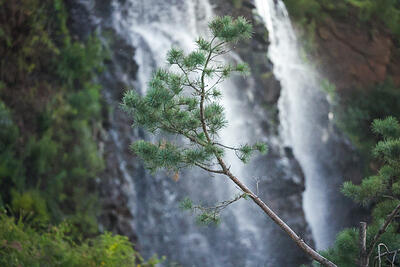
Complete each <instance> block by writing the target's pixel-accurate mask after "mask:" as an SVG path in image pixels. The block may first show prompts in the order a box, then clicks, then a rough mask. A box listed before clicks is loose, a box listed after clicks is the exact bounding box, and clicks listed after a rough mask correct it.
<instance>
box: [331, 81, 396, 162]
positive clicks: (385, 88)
mask: <svg viewBox="0 0 400 267" xmlns="http://www.w3.org/2000/svg"><path fill="white" fill-rule="evenodd" d="M342 107H344V108H342ZM339 108H340V109H339ZM339 108H338V112H337V124H338V125H339V127H340V128H341V129H342V130H343V131H344V132H345V133H346V134H347V135H348V137H349V138H350V140H351V141H352V143H353V144H355V145H356V147H357V148H358V149H359V150H360V152H361V154H362V155H363V156H364V158H366V159H367V161H369V160H370V158H369V155H370V153H369V151H370V150H371V148H372V147H373V146H374V144H375V143H376V141H377V139H376V138H374V137H373V136H372V135H371V134H370V131H369V129H370V125H371V123H372V122H373V120H374V119H375V118H385V117H387V116H390V115H393V116H395V117H400V90H399V88H397V87H396V86H394V85H393V83H392V82H391V81H390V80H388V81H386V82H384V83H382V84H379V85H377V86H374V87H372V88H369V89H362V90H361V89H360V90H357V91H355V92H354V93H353V94H351V95H349V96H346V97H343V98H342V99H341V100H340V103H339Z"/></svg>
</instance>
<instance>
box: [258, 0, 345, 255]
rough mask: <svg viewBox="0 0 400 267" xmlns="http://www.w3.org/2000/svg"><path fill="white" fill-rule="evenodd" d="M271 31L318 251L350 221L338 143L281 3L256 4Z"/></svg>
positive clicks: (285, 134)
mask: <svg viewBox="0 0 400 267" xmlns="http://www.w3.org/2000/svg"><path fill="white" fill-rule="evenodd" d="M255 2H256V6H257V10H258V12H259V14H260V15H261V17H262V18H263V20H264V22H265V24H266V26H267V28H268V32H269V40H270V46H269V51H268V56H269V58H270V60H271V61H272V63H273V65H274V70H273V71H274V74H275V76H276V77H277V79H278V80H279V81H280V83H281V86H282V91H281V97H280V99H279V104H278V106H279V118H280V122H281V138H282V142H283V143H284V145H285V146H288V147H292V149H293V152H294V155H295V157H296V158H297V159H298V161H299V162H300V165H301V167H302V169H303V171H304V174H305V179H306V183H305V184H306V190H305V193H304V210H305V214H306V218H307V220H308V222H309V223H310V226H311V229H312V232H313V236H314V239H315V241H316V245H317V248H318V249H324V248H327V247H329V246H330V245H332V243H333V240H334V238H335V235H336V234H337V232H338V230H340V229H341V228H342V227H343V226H344V225H345V224H347V223H348V222H347V220H348V218H349V214H348V212H349V210H350V206H348V205H347V203H348V202H347V201H346V200H344V198H343V196H342V195H341V194H340V192H339V188H340V185H341V183H342V181H343V170H342V169H341V168H342V167H341V166H339V164H338V160H337V159H338V157H339V158H340V157H341V156H342V155H340V151H339V148H338V147H339V146H340V145H339V142H340V141H341V140H340V138H339V137H338V136H337V134H336V133H335V129H334V127H333V126H332V123H331V121H330V120H331V119H332V113H330V106H329V103H328V101H327V97H326V95H325V94H324V93H323V92H322V90H321V86H320V84H319V83H320V80H319V77H318V74H317V73H316V72H315V71H314V70H313V69H312V68H311V67H310V66H309V65H308V64H307V63H306V62H305V61H304V60H303V59H302V57H301V56H300V55H301V53H300V51H301V50H300V49H301V47H300V46H299V43H298V40H297V38H296V34H295V32H294V29H293V27H292V24H291V21H290V18H289V15H288V12H287V10H286V7H285V5H284V3H283V1H282V0H256V1H255Z"/></svg>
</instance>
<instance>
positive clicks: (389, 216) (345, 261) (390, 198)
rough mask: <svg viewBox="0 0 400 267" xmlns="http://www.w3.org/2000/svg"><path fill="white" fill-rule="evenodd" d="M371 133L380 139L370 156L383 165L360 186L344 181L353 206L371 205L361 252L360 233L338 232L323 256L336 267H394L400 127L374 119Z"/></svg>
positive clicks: (399, 241)
mask: <svg viewBox="0 0 400 267" xmlns="http://www.w3.org/2000/svg"><path fill="white" fill-rule="evenodd" d="M372 130H373V131H374V132H375V133H376V134H377V135H379V136H381V138H382V140H381V141H379V142H378V143H377V144H376V146H375V148H374V149H373V154H374V156H375V157H376V158H377V160H379V161H380V162H382V163H383V165H382V167H381V168H380V169H379V171H378V172H377V174H376V175H373V176H370V177H367V178H365V179H364V180H363V181H362V183H361V184H360V185H354V184H352V183H351V182H346V183H345V184H344V185H343V189H342V191H343V193H344V194H345V195H347V196H349V197H351V198H352V199H354V200H355V201H356V202H357V203H360V204H363V205H368V206H372V207H373V209H372V222H371V224H370V225H369V226H368V227H367V228H366V240H365V244H366V245H365V250H364V251H362V250H361V248H360V245H359V238H360V232H359V231H358V230H357V229H347V230H344V231H343V232H341V233H340V234H339V235H338V237H337V239H336V242H335V245H334V247H333V248H331V249H329V250H327V251H325V252H324V253H323V255H324V256H326V257H327V258H328V259H330V260H332V261H333V262H335V263H336V264H337V265H338V266H343V267H347V266H349V267H350V266H355V265H359V264H360V262H359V261H356V259H359V255H361V259H360V261H362V262H363V263H364V265H359V266H369V265H368V264H370V265H371V266H372V265H373V266H375V264H376V263H378V262H379V266H397V265H399V264H400V258H399V257H397V253H398V249H399V248H400V234H399V226H400V225H399V221H398V220H397V219H396V218H397V217H398V214H399V212H400V124H399V122H398V121H397V120H396V119H395V118H394V117H388V118H386V119H384V120H374V122H373V125H372Z"/></svg>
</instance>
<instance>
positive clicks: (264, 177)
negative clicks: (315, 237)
mask: <svg viewBox="0 0 400 267" xmlns="http://www.w3.org/2000/svg"><path fill="white" fill-rule="evenodd" d="M77 1H80V2H84V3H86V4H85V5H86V6H87V7H88V9H90V12H92V13H94V14H95V15H93V14H92V16H94V17H95V18H93V19H92V20H93V21H95V23H98V24H100V25H101V28H102V29H104V32H106V31H107V30H108V29H109V28H111V29H112V30H113V31H114V32H115V33H116V35H117V37H118V38H117V39H116V40H112V41H115V42H122V43H123V45H117V47H118V48H117V49H118V50H121V51H117V52H118V53H117V54H118V57H114V58H113V59H112V62H113V63H112V66H111V70H109V71H107V72H106V73H105V74H104V77H103V79H102V83H103V87H104V88H105V92H104V94H105V96H106V98H107V102H108V103H109V105H110V106H111V109H114V112H112V113H111V115H110V119H109V124H110V125H109V129H108V133H109V138H110V144H108V145H107V146H108V147H111V148H108V150H110V152H109V155H110V156H109V158H111V165H110V167H108V171H109V172H110V174H109V176H110V177H111V179H112V180H118V179H122V182H121V183H119V182H118V183H117V185H116V186H117V187H122V190H120V192H121V194H124V195H125V196H126V198H127V201H126V203H127V205H128V209H129V210H130V212H131V213H132V215H133V218H132V219H130V220H129V221H128V222H125V221H124V226H123V227H125V228H124V229H126V228H131V229H132V230H133V232H134V233H135V235H136V236H137V239H138V244H137V245H138V248H139V250H140V252H141V253H142V255H143V256H144V257H145V258H148V257H151V256H152V255H153V254H155V253H156V254H158V255H159V256H163V255H165V256H167V259H168V263H167V264H172V265H173V264H174V263H178V264H181V265H183V266H289V267H290V266H299V265H300V264H302V263H307V262H308V259H307V258H306V257H305V256H304V254H303V253H302V252H301V251H300V250H299V249H298V248H297V247H296V246H295V245H294V244H293V242H292V241H291V240H290V239H289V238H288V237H287V236H286V234H285V233H283V232H282V231H281V229H280V228H279V227H278V226H276V225H275V224H274V223H273V222H272V221H271V220H270V219H269V218H268V217H266V216H265V214H264V213H262V212H261V211H260V209H259V208H258V207H257V206H256V205H254V204H253V203H252V202H251V201H245V200H241V201H239V202H237V203H235V204H233V205H232V206H231V207H229V208H228V209H227V210H225V211H224V212H223V215H222V223H221V225H219V226H217V227H215V226H209V227H204V226H198V225H196V223H195V219H194V217H193V216H191V215H190V214H188V213H185V212H183V211H181V210H180V209H179V201H181V200H182V199H184V197H186V196H189V197H190V198H191V199H193V200H194V201H195V202H197V203H198V202H200V203H203V204H206V205H212V204H215V203H216V202H218V201H222V200H227V199H230V198H232V197H233V196H234V195H236V194H237V193H239V191H238V190H237V188H236V187H235V186H234V185H233V184H232V183H231V182H230V181H229V180H228V179H227V178H226V177H223V176H218V175H215V176H211V175H210V174H209V173H206V172H204V171H202V170H198V169H191V170H187V171H185V172H183V173H181V175H180V180H179V181H178V182H175V181H174V180H173V179H171V177H170V176H171V175H170V174H168V173H158V174H157V175H151V174H150V173H148V172H147V171H145V170H144V168H143V166H142V165H141V163H140V161H139V160H138V159H137V158H132V156H131V155H130V154H129V153H128V152H127V150H128V146H129V144H130V143H131V142H132V141H134V140H137V139H143V138H145V139H148V140H151V139H152V138H153V137H151V136H149V135H147V134H146V133H143V132H142V131H141V130H137V129H136V130H132V129H130V128H129V123H131V122H130V121H129V120H128V119H127V118H126V117H125V116H124V114H122V113H121V112H120V111H119V110H118V108H117V107H118V103H119V101H120V100H121V95H122V93H123V91H124V89H132V88H134V89H135V90H137V91H138V92H139V93H142V94H144V93H145V91H146V87H147V83H148V81H149V80H150V78H151V75H152V73H153V71H154V70H155V69H156V68H157V67H165V66H166V53H167V51H168V50H169V49H170V48H171V47H172V46H178V47H181V48H183V49H184V50H185V51H189V50H190V49H193V48H194V47H195V46H194V45H195V43H194V40H195V38H196V37H198V36H199V35H205V34H206V33H207V24H208V22H209V21H210V20H211V19H212V17H213V16H214V15H213V10H212V6H211V5H210V3H209V2H208V1H206V0H146V1H143V0H113V1H110V2H105V1H100V0H77ZM221 1H222V0H221ZM105 38H106V37H105ZM108 38H109V37H108ZM127 46H130V47H133V48H134V53H132V52H130V51H131V50H129V49H128V50H127V51H122V50H124V49H126V47H127ZM130 53H131V54H130ZM124 57H125V58H124ZM121 58H122V59H121ZM224 60H225V61H230V62H232V61H233V62H236V61H240V57H239V56H238V55H235V54H233V55H232V56H229V57H228V56H227V57H225V58H224ZM131 61H134V62H135V63H136V64H137V66H138V70H137V72H135V77H133V76H132V70H131V69H132V68H131V67H130V66H129V64H131ZM118 82H123V83H124V84H126V85H127V86H128V88H126V87H125V88H120V87H119V85H118V86H116V84H117V83H118ZM129 86H130V87H131V88H129ZM221 89H222V93H223V95H224V97H223V103H222V104H223V105H224V107H225V110H226V116H227V119H228V122H229V123H228V124H229V126H228V127H227V128H226V129H224V130H223V132H222V133H221V139H222V140H223V141H224V143H225V144H227V145H237V144H243V143H247V142H248V143H253V142H255V141H266V142H268V145H269V154H268V155H267V156H259V157H256V158H255V159H254V161H253V162H252V163H251V164H249V165H243V164H242V163H241V162H240V161H238V160H237V159H236V158H235V156H234V155H233V154H229V153H227V155H226V161H227V162H228V164H229V165H231V170H232V172H234V173H235V174H236V175H237V176H238V177H239V178H240V179H241V180H242V181H243V182H244V183H245V184H247V185H248V186H249V187H250V188H252V189H253V190H254V191H255V192H257V193H258V194H259V196H260V197H261V198H262V199H263V200H265V201H266V202H267V203H269V204H270V205H271V206H272V207H273V208H274V209H276V211H277V212H278V213H279V214H280V215H281V216H282V217H283V218H284V219H285V220H286V221H287V222H288V223H289V224H290V225H291V226H292V227H293V228H294V229H295V230H296V231H297V232H298V233H300V235H301V236H302V237H303V238H304V239H309V236H310V235H309V231H308V228H307V224H306V221H305V219H304V214H303V209H302V206H301V203H302V192H303V176H302V173H301V170H300V168H299V167H298V164H297V162H296V160H295V159H294V158H293V156H292V155H291V154H290V153H289V155H287V153H286V152H285V149H282V145H281V144H280V141H279V138H278V137H277V136H276V135H274V133H271V132H272V131H269V130H268V128H271V125H266V124H267V122H266V112H265V108H264V107H263V104H262V103H261V102H258V101H257V98H256V97H252V96H253V95H255V94H254V93H255V91H256V90H259V89H260V88H259V87H257V88H256V84H255V81H254V79H253V78H252V77H247V78H245V79H244V78H241V77H236V76H233V77H231V78H229V79H228V80H227V81H226V82H225V83H224V84H222V87H221ZM108 161H110V160H108ZM114 198H115V200H116V201H119V200H120V199H121V197H119V196H114ZM115 200H114V201H115ZM118 204H119V202H118V203H117V204H116V205H118ZM121 204H122V205H123V203H121ZM124 229H122V230H121V232H122V233H124Z"/></svg>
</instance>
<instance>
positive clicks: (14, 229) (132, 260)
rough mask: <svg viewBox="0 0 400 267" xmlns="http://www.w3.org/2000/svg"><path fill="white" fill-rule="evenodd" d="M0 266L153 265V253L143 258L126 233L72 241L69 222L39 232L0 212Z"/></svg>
mask: <svg viewBox="0 0 400 267" xmlns="http://www.w3.org/2000/svg"><path fill="white" fill-rule="evenodd" d="M0 242H1V243H0V265H1V266H10V267H11V266H15V267H17V266H21V267H25V266H26V267H28V266H29V267H35V266H38V267H39V266H60V267H61V266H66V267H69V266H93V267H98V266H110V267H112V266H129V267H131V266H143V267H151V266H156V264H157V263H159V262H160V260H159V259H157V258H156V257H153V258H151V259H150V260H149V261H147V262H145V261H144V260H143V259H142V258H141V257H140V255H139V254H138V253H137V252H136V251H135V250H134V249H133V248H132V245H131V243H130V242H129V241H128V239H127V238H126V237H123V236H119V235H112V234H111V233H105V234H102V235H99V236H98V237H96V238H92V239H87V240H85V241H83V242H80V243H75V242H74V241H73V239H71V236H70V226H69V225H68V224H65V223H63V224H61V225H59V226H58V227H51V228H50V229H48V230H46V231H43V232H38V231H37V230H35V229H34V228H31V227H30V226H29V225H25V224H24V223H22V221H17V222H15V221H14V219H13V218H11V217H8V216H6V215H5V214H4V213H0Z"/></svg>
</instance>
